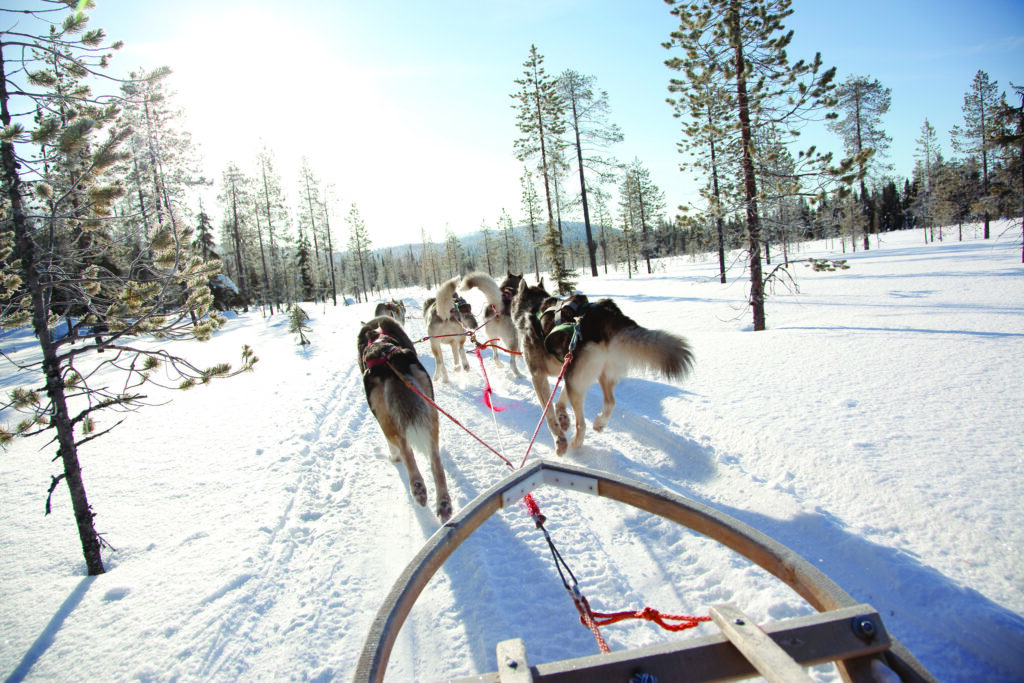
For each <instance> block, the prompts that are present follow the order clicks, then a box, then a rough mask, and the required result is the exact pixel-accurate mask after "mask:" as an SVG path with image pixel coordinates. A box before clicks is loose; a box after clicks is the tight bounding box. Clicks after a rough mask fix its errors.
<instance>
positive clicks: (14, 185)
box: [0, 55, 104, 576]
mask: <svg viewBox="0 0 1024 683" xmlns="http://www.w3.org/2000/svg"><path fill="white" fill-rule="evenodd" d="M6 82H7V81H6V74H5V73H4V69H3V58H2V55H0V88H2V92H0V106H2V113H0V119H2V120H3V124H4V125H5V126H7V125H10V114H9V112H8V110H7V100H8V97H7V91H6V87H5V84H6ZM0 163H2V165H3V179H4V185H5V186H6V187H5V188H4V189H5V191H6V192H5V194H6V195H7V199H8V201H9V202H10V204H11V219H12V220H11V222H12V224H13V226H14V235H15V252H14V254H15V258H18V259H20V260H21V267H22V273H23V276H24V278H25V280H24V282H25V287H26V289H27V290H28V292H29V296H30V297H31V301H32V327H33V329H34V330H35V332H36V336H37V337H38V338H39V346H40V348H41V349H42V352H43V372H44V374H45V376H46V394H47V396H48V397H49V399H50V404H51V406H52V409H53V414H52V416H51V424H52V426H53V427H54V428H55V429H56V430H57V455H58V456H60V459H61V462H62V464H63V465H64V478H65V481H66V482H67V485H68V491H69V492H70V494H71V506H72V509H73V510H74V514H75V523H76V524H77V526H78V538H79V540H80V541H81V542H82V553H83V554H84V556H85V566H86V569H87V570H88V572H89V575H90V576H95V575H97V574H102V573H103V572H104V569H103V559H102V557H101V555H100V539H99V535H98V534H97V533H96V528H95V526H94V525H93V521H92V520H93V514H92V510H91V509H90V508H89V499H88V498H87V497H86V495H85V484H84V483H83V482H82V468H81V466H80V465H79V463H78V450H77V447H76V444H75V435H74V430H73V427H72V424H71V419H70V418H69V417H68V407H67V401H66V397H65V396H64V381H63V378H62V377H61V374H60V361H59V360H58V358H57V349H56V347H55V346H54V345H53V343H52V341H51V339H50V332H49V329H48V328H47V325H46V318H47V311H46V306H45V304H44V301H43V287H42V283H41V282H40V280H39V272H38V269H37V266H38V264H37V263H36V254H35V245H34V244H33V243H32V238H31V236H30V235H29V232H28V222H27V219H26V217H25V211H24V207H23V205H22V202H21V188H20V185H21V178H20V177H19V175H18V164H17V160H16V158H15V155H14V145H13V144H11V143H9V142H4V143H0Z"/></svg>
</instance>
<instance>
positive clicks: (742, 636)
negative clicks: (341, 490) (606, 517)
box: [355, 460, 935, 683]
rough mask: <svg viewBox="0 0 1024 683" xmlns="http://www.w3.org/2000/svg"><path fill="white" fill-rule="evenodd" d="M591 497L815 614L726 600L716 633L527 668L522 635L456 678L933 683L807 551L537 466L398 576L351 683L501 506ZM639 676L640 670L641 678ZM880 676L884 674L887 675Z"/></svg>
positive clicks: (609, 478)
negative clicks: (766, 581) (541, 492)
mask: <svg viewBox="0 0 1024 683" xmlns="http://www.w3.org/2000/svg"><path fill="white" fill-rule="evenodd" d="M544 484H546V485H549V486H557V487H559V488H564V489H570V490H576V491H581V492H585V493H589V494H592V495H597V496H600V497H602V498H608V499H611V500H615V501H618V502H620V503H625V504H627V505H631V506H633V507H635V508H638V509H640V510H644V511H647V512H650V513H652V514H655V515H659V516H661V517H664V518H665V519H668V520H671V521H673V522H676V523H678V524H682V525H683V526H685V527H687V528H689V529H691V530H693V531H695V532H697V533H699V534H702V535H704V536H706V537H708V538H710V539H712V540H714V541H717V542H719V543H721V544H723V545H725V546H726V547H728V548H730V549H731V550H733V551H735V552H737V553H739V554H740V555H743V556H744V557H746V558H747V559H748V560H750V561H751V562H753V563H755V564H757V565H758V566H760V567H762V568H763V569H765V570H766V571H768V572H769V573H771V574H773V575H774V576H776V577H777V578H779V579H780V580H781V581H783V582H784V583H786V584H787V585H789V586H790V587H791V588H792V589H793V590H794V591H796V593H797V594H799V595H800V596H801V597H802V598H804V599H805V600H806V601H807V602H808V603H809V604H810V605H811V606H812V607H814V608H815V609H816V610H817V611H818V613H817V614H814V615H810V616H804V617H796V618H792V619H787V620H783V621H778V622H772V623H770V624H766V625H765V626H764V627H763V630H762V628H760V627H758V626H757V625H755V624H754V623H753V622H751V621H750V620H749V619H748V618H746V617H745V616H744V615H743V614H742V612H740V610H739V609H737V608H736V607H735V606H733V605H717V606H713V607H711V610H710V611H711V615H712V618H713V620H714V621H715V623H716V624H717V625H718V626H719V628H720V629H721V633H720V634H717V635H708V636H702V637H696V638H689V639H686V640H683V641H677V642H674V643H662V644H658V645H650V646H645V647H641V648H636V649H632V650H624V651H617V652H611V653H608V654H599V655H592V656H587V657H580V658H576V659H569V660H563V661H559V662H551V663H547V664H536V665H534V664H531V663H529V661H528V658H527V653H526V651H525V647H524V646H523V643H522V641H521V640H518V639H515V640H509V641H504V642H502V643H499V644H498V646H497V648H498V658H497V661H498V666H499V667H501V670H499V671H497V672H491V673H487V674H483V675H479V676H474V677H470V678H467V679H464V681H466V682H467V683H468V681H480V682H484V681H486V682H494V683H506V682H509V683H510V682H515V683H526V682H530V681H532V682H536V683H541V682H543V683H554V682H558V683H569V682H572V683H582V682H591V681H630V680H636V681H650V682H651V683H654V682H655V681H658V682H660V683H666V682H668V681H722V680H737V679H742V678H749V677H753V676H758V675H760V676H763V677H764V678H765V679H767V680H768V681H796V680H810V679H809V678H808V677H807V675H806V673H805V672H804V671H803V667H805V666H812V665H816V664H822V663H826V662H834V663H835V665H836V667H837V669H838V670H839V673H840V675H841V676H842V677H843V679H844V680H848V681H857V682H859V681H875V680H894V679H893V678H892V676H893V675H895V676H898V678H899V679H900V680H901V681H904V682H912V681H913V682H917V681H935V678H933V677H932V675H931V674H930V673H929V672H928V671H927V670H926V669H925V668H924V666H923V665H922V664H921V663H920V662H918V661H917V660H916V659H915V658H914V657H913V655H911V654H910V653H909V652H908V651H907V650H906V649H905V648H904V647H903V646H902V645H901V644H900V643H899V642H898V641H897V640H896V639H895V638H893V637H892V636H890V635H889V634H888V632H887V631H886V630H885V627H884V625H883V624H882V620H881V618H880V617H879V615H878V612H877V611H875V610H874V609H873V608H872V607H871V606H869V605H863V604H858V603H857V601H856V600H854V599H853V598H852V597H850V595H849V594H847V593H846V592H845V591H844V590H843V589H842V588H840V587H839V586H838V585H837V584H836V583H835V582H833V581H832V580H831V579H829V578H828V577H827V576H826V575H825V574H824V573H822V572H821V571H820V570H818V569H817V568H815V567H814V566H813V565H811V564H810V563H809V562H807V561H806V560H805V559H804V558H802V557H801V556H799V555H798V554H796V553H795V552H793V551H792V550H790V549H789V548H787V547H785V546H783V545H782V544H780V543H778V542H777V541H775V540H773V539H771V538H769V537H768V536H766V535H765V534H762V533H761V532H759V531H757V530H756V529H754V528H753V527H750V526H748V525H746V524H744V523H743V522H740V521H739V520H737V519H734V518H732V517H730V516H728V515H725V514H723V513H721V512H719V511H717V510H715V509H714V508H711V507H708V506H706V505H703V504H701V503H697V502H695V501H692V500H689V499H687V498H685V497H683V496H680V495H678V494H675V493H671V492H668V491H662V490H658V489H655V488H653V487H650V486H647V485H646V484H642V483H640V482H636V481H632V480H629V479H626V478H623V477H619V476H616V475H612V474H608V473H605V472H597V471H595V470H591V469H587V468H584V467H578V466H572V465H564V464H561V463H554V462H550V461H544V460H541V461H538V462H536V463H534V464H533V465H531V466H530V467H526V468H523V469H520V470H517V471H515V472H513V473H512V474H510V475H509V476H507V477H506V478H505V479H504V480H503V481H501V482H500V483H498V484H497V485H495V486H494V487H493V488H491V489H490V490H489V491H487V492H485V493H484V494H482V495H480V496H479V497H478V498H477V499H476V500H474V501H473V502H472V503H471V504H470V505H469V506H467V507H466V508H465V509H463V510H462V511H460V512H459V513H458V514H457V515H455V516H454V517H452V519H451V520H449V521H448V523H446V524H445V525H444V526H443V527H442V528H441V529H440V530H439V531H438V532H437V533H435V534H434V535H433V536H432V537H431V538H430V539H429V540H428V542H427V544H426V545H425V546H424V547H423V548H422V549H421V550H420V551H419V553H418V554H417V555H416V556H415V557H414V558H413V559H412V561H411V562H410V563H409V565H408V566H407V567H406V569H405V571H403V572H402V574H401V575H400V576H399V577H398V579H397V581H396V582H395V584H394V586H393V587H392V589H391V592H390V593H389V594H388V596H387V598H386V600H385V602H384V604H383V605H382V606H381V608H380V609H379V611H378V612H377V615H376V617H375V619H374V621H373V624H372V626H371V629H370V633H369V634H368V636H367V638H366V642H365V643H364V646H363V651H362V654H361V655H360V658H359V661H358V663H357V667H356V673H355V681H357V682H362V681H381V680H383V678H384V673H385V670H386V668H387V663H388V658H389V657H390V654H391V649H392V646H393V645H394V643H395V639H396V638H397V637H398V632H399V630H400V629H401V627H402V624H403V622H404V621H405V618H406V616H407V615H408V613H409V610H410V609H411V608H412V605H413V603H414V602H415V601H416V599H417V597H418V596H419V594H420V593H421V592H422V590H423V589H424V587H425V586H426V585H427V583H428V582H429V580H430V578H431V577H432V576H433V575H434V574H435V573H436V572H437V570H438V569H439V568H440V567H441V565H442V564H443V563H444V561H445V560H446V559H447V558H448V557H449V556H450V555H451V554H452V553H453V552H454V551H455V549H456V548H458V547H459V545H460V544H461V543H462V542H463V541H465V540H466V538H468V537H469V536H470V535H471V534H472V533H473V532H474V531H475V530H476V529H478V528H479V527H480V525H481V524H483V523H484V522H485V521H486V520H487V519H488V518H490V517H491V515H493V514H494V513H495V512H497V511H498V510H499V509H501V508H502V507H506V506H509V505H515V504H517V503H518V501H520V500H521V499H522V498H523V497H524V496H526V495H527V494H529V493H530V492H531V491H533V490H534V489H535V488H537V487H538V486H541V485H544ZM643 676H646V678H645V677H643ZM887 676H888V677H889V678H886V677H887Z"/></svg>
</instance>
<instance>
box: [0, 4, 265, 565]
mask: <svg viewBox="0 0 1024 683" xmlns="http://www.w3.org/2000/svg"><path fill="white" fill-rule="evenodd" d="M80 4H81V3H80ZM54 15H55V10H54V9H53V7H52V5H51V4H42V5H41V6H40V7H38V8H36V9H28V10H25V11H23V12H22V17H21V20H20V21H19V23H18V25H17V32H13V31H10V32H9V31H8V30H3V31H0V85H2V87H0V124H2V130H0V174H2V175H0V186H2V191H3V200H4V202H5V203H6V205H7V212H6V219H5V220H4V221H3V224H2V226H0V250H2V252H3V254H4V258H3V259H0V302H2V303H0V322H2V323H3V325H4V327H7V328H15V327H20V326H24V325H31V327H32V329H33V331H34V333H35V337H36V339H37V343H38V344H39V348H40V352H41V357H42V361H41V363H38V364H36V363H33V364H24V363H20V362H18V361H15V360H14V359H12V358H11V357H7V360H8V361H9V362H12V363H14V365H15V370H16V371H17V372H19V373H24V374H25V375H27V376H30V377H33V381H35V380H36V379H37V380H38V381H39V386H34V387H25V388H16V389H15V390H14V391H13V392H12V393H11V395H10V398H9V400H7V401H4V402H2V403H0V410H13V411H16V412H20V413H23V414H25V415H26V419H25V420H24V421H22V422H21V423H20V424H19V425H18V426H17V427H16V428H15V429H14V430H13V431H12V430H9V429H7V428H3V429H0V442H6V441H8V440H9V439H10V438H12V437H13V436H15V435H20V436H25V437H31V436H34V435H37V434H41V433H45V432H51V431H52V437H51V442H53V443H56V446H57V457H56V459H59V460H60V461H61V464H62V466H63V472H62V473H61V474H60V475H59V476H56V477H53V481H52V484H51V488H50V494H51V496H52V493H53V491H54V490H55V489H56V487H57V485H58V484H59V483H60V482H62V481H63V482H64V483H65V484H66V485H67V487H68V490H69V492H70V496H71V503H72V508H73V512H74V516H75V521H76V525H77V528H78V536H79V540H80V542H81V545H82V551H83V555H84V558H85V564H86V568H87V571H88V573H89V574H90V575H95V574H100V573H103V572H104V566H103V559H102V546H103V544H104V541H103V539H101V538H100V536H99V534H98V533H97V532H96V528H95V525H94V523H93V518H94V516H95V513H94V512H93V511H92V508H91V507H90V505H89V501H88V498H87V496H86V492H85V486H84V483H83V479H82V468H81V464H80V459H79V456H80V449H81V447H82V446H83V445H84V444H86V443H88V442H90V441H92V440H94V439H96V438H99V437H100V436H102V435H103V434H105V433H106V432H108V431H109V430H110V429H113V428H114V427H116V426H117V425H118V424H120V421H118V422H113V421H112V422H111V423H110V424H109V425H108V426H106V427H105V428H104V427H103V425H102V424H101V417H100V416H101V415H103V414H104V413H103V411H104V410H106V409H113V410H114V411H120V412H125V411H132V410H136V409H138V408H139V407H141V406H142V405H143V401H142V400H143V399H144V398H145V397H144V395H143V394H142V393H141V387H143V386H144V385H146V384H148V383H158V382H159V381H160V380H162V379H166V378H168V377H170V378H175V379H177V380H180V381H181V382H182V384H181V386H182V388H187V386H191V385H193V384H195V383H196V382H199V381H202V382H206V381H209V380H210V379H212V378H214V377H217V376H224V375H227V374H231V371H230V366H227V365H219V366H215V367H213V368H209V369H206V370H203V369H200V368H197V367H195V366H193V365H191V364H190V363H188V362H187V361H186V360H184V359H183V358H180V357H178V356H175V355H173V354H171V353H169V352H168V351H167V349H166V348H165V347H164V346H163V345H162V344H160V343H157V344H150V343H146V344H138V343H136V342H134V341H133V339H134V338H135V337H139V336H145V337H147V339H149V340H173V339H181V338H198V339H200V340H202V339H207V338H209V336H210V335H211V334H212V333H213V332H214V331H215V330H216V329H217V328H218V327H219V325H220V324H221V323H222V319H220V318H219V317H217V316H216V315H215V314H213V313H210V312H209V305H210V302H211V300H212V297H211V296H210V292H209V289H208V287H207V285H206V283H207V281H208V279H209V277H210V276H211V274H212V273H213V272H214V270H215V266H211V265H209V264H204V263H203V262H202V259H200V258H199V257H198V256H192V255H190V254H188V253H187V252H188V244H189V240H190V238H191V235H190V231H189V230H188V229H187V228H186V226H185V224H184V223H183V222H182V221H181V220H180V216H175V215H174V213H175V207H174V206H173V205H170V204H171V203H170V202H168V197H169V195H168V194H165V195H164V196H163V199H162V201H163V202H164V203H165V207H164V209H165V210H166V211H167V214H166V215H165V218H166V219H167V220H166V222H165V223H164V224H163V226H162V227H159V228H156V229H153V230H152V231H151V232H150V233H146V232H145V231H143V230H138V231H136V233H137V234H136V235H135V238H136V244H137V245H138V252H137V253H127V252H124V251H121V250H120V249H119V248H118V247H117V245H115V244H114V243H112V242H111V241H110V240H109V239H108V238H107V236H106V229H107V226H109V225H111V224H113V223H126V221H124V219H123V217H122V216H119V215H117V214H116V213H115V212H114V208H115V202H116V200H117V199H119V198H120V197H121V196H122V192H123V189H122V188H121V187H120V186H117V185H113V184H107V183H106V182H105V181H106V179H107V178H106V176H107V174H108V173H109V172H110V171H111V169H112V167H113V166H114V165H115V164H116V163H117V162H118V161H121V160H124V159H126V158H127V155H126V154H125V152H124V151H123V150H122V149H121V148H122V146H124V145H125V142H126V141H127V140H128V139H129V137H130V130H128V129H126V128H123V127H121V126H120V125H118V123H117V114H118V110H117V107H116V106H115V105H114V102H115V101H116V100H117V99H119V98H105V97H100V96H96V95H94V94H93V93H92V90H91V88H90V86H89V85H88V81H89V80H90V79H94V78H96V77H98V76H99V75H100V70H101V69H102V68H104V67H105V66H106V64H107V62H108V60H109V56H110V54H109V50H110V49H111V48H116V47H117V44H115V45H113V46H105V45H104V43H105V41H106V36H105V34H104V32H103V31H102V29H88V27H87V23H88V20H89V18H88V16H87V15H86V14H85V13H84V12H83V11H80V10H75V11H71V12H70V13H68V14H66V15H65V16H64V17H63V19H62V20H60V21H57V22H56V23H54V22H53V19H52V17H54ZM26 75H27V77H26ZM105 80H106V82H109V77H105ZM69 86H70V87H69ZM22 112H32V113H33V114H34V115H35V118H34V120H33V123H32V127H31V129H29V128H28V127H27V126H26V122H27V120H28V115H26V114H23V113H22ZM104 128H106V129H107V131H106V136H105V137H102V139H101V133H102V132H103V129H104ZM157 161H158V163H159V159H158V160H157ZM126 256H127V257H129V258H131V259H132V262H131V263H127V262H125V261H124V260H123V257H126ZM58 292H59V293H60V296H59V297H56V296H54V295H55V293H58ZM58 314H59V315H61V316H64V319H65V320H66V325H65V326H61V325H59V324H58V323H59V322H60V319H59V318H58ZM193 321H196V323H195V324H194V323H193ZM76 341H84V342H85V343H84V344H81V345H78V346H76V347H74V348H71V345H72V344H73V343H74V342H76ZM105 349H110V350H113V351H114V353H112V354H111V353H107V354H105V355H104V356H98V355H94V353H95V352H99V351H103V350H105ZM83 359H88V360H87V361H85V362H86V365H87V366H88V367H89V372H84V370H83V371H80V370H81V363H82V361H83ZM254 362H255V356H253V355H252V353H251V350H249V349H246V350H244V351H243V369H248V368H250V367H251V366H252V363H254ZM157 370H160V372H159V374H157ZM72 408H73V409H74V410H75V411H77V412H72ZM121 421H123V418H122V419H121ZM49 503H50V498H49V497H48V499H47V505H48V506H49Z"/></svg>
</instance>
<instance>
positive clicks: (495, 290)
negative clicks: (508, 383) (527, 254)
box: [459, 271, 523, 377]
mask: <svg viewBox="0 0 1024 683" xmlns="http://www.w3.org/2000/svg"><path fill="white" fill-rule="evenodd" d="M522 279H523V276H522V275H513V274H512V273H511V272H509V273H508V276H507V277H506V278H505V281H504V282H502V283H501V286H498V283H497V282H495V281H494V278H492V277H491V276H490V275H488V274H487V273H482V272H479V271H478V272H475V273H470V274H469V275H467V276H466V277H464V278H463V279H462V284H461V285H459V289H461V290H462V291H464V292H465V291H466V290H468V289H472V288H474V287H476V288H477V289H479V290H480V291H481V292H483V293H484V296H485V297H487V303H488V304H489V305H488V306H487V308H485V309H484V332H485V333H486V334H487V338H488V339H494V338H498V339H500V340H501V341H502V343H504V345H505V348H507V349H508V350H509V351H514V352H516V353H518V352H519V334H518V333H517V332H516V326H515V323H513V322H512V297H513V295H515V293H516V289H517V288H518V287H519V281H520V280H522ZM491 351H492V352H493V354H494V363H495V364H496V365H498V366H500V365H501V358H500V357H499V356H498V349H496V348H493V347H492V348H491ZM508 364H509V367H511V368H512V374H513V375H515V376H516V377H522V375H521V374H520V373H519V368H517V367H516V357H515V354H509V357H508Z"/></svg>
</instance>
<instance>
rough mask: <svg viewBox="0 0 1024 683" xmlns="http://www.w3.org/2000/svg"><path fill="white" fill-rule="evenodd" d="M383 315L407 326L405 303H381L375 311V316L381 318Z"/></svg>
mask: <svg viewBox="0 0 1024 683" xmlns="http://www.w3.org/2000/svg"><path fill="white" fill-rule="evenodd" d="M382 315H387V316H390V317H392V318H394V319H395V320H397V321H398V322H399V324H401V325H405V302H404V301H398V300H396V299H392V300H391V301H382V302H380V303H379V304H377V308H376V309H375V310H374V311H373V316H374V317H375V318H379V317H380V316H382Z"/></svg>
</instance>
